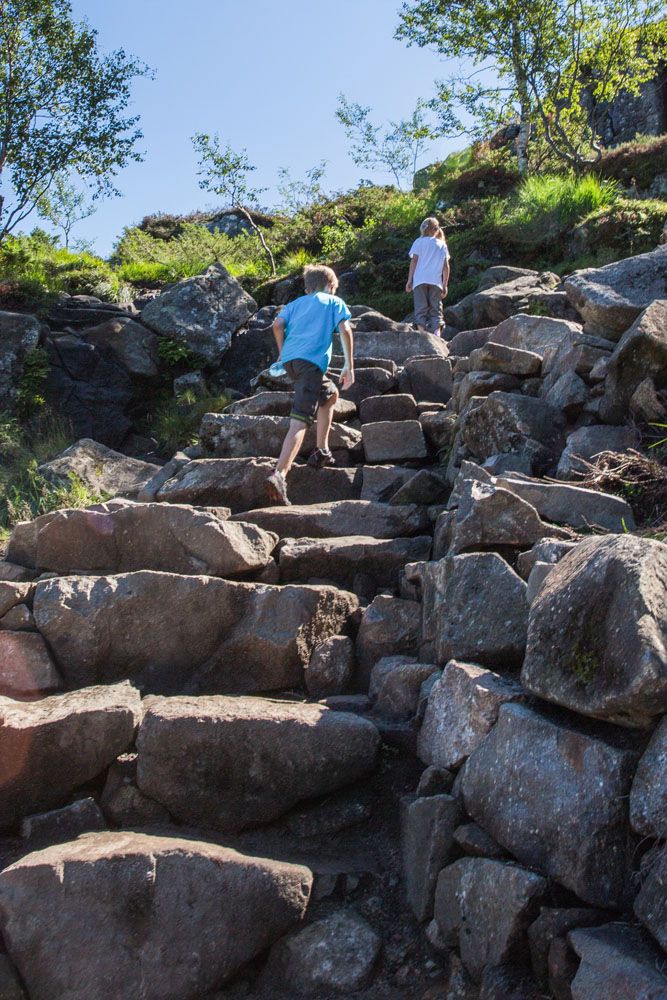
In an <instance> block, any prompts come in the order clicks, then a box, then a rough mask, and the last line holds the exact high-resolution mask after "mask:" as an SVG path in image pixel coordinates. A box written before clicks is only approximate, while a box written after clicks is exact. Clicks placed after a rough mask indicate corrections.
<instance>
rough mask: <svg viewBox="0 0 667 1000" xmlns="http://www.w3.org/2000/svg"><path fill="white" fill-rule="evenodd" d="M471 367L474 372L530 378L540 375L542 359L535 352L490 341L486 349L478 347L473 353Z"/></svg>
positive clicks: (485, 346)
mask: <svg viewBox="0 0 667 1000" xmlns="http://www.w3.org/2000/svg"><path fill="white" fill-rule="evenodd" d="M470 366H471V369H472V370H473V371H474V370H479V371H487V372H498V373H500V374H502V375H516V376H517V377H518V378H528V377H530V376H533V375H539V374H540V370H541V368H542V358H541V356H540V355H539V354H536V353H535V352H534V351H525V350H522V349H521V348H518V347H508V346H507V345H506V344H499V343H497V342H496V341H495V340H488V341H487V342H486V344H485V345H484V347H478V348H477V350H476V351H473V352H472V354H471V355H470Z"/></svg>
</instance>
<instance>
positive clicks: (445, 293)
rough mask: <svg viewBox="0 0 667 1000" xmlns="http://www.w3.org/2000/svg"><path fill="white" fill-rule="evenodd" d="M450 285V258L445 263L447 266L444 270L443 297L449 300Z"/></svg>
mask: <svg viewBox="0 0 667 1000" xmlns="http://www.w3.org/2000/svg"><path fill="white" fill-rule="evenodd" d="M448 285H449V257H448V258H447V260H446V261H445V266H444V267H443V269H442V297H443V299H445V298H447V286H448Z"/></svg>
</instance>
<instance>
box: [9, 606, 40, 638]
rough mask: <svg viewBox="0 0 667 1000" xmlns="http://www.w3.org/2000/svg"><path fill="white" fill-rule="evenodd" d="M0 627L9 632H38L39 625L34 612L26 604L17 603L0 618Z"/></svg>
mask: <svg viewBox="0 0 667 1000" xmlns="http://www.w3.org/2000/svg"><path fill="white" fill-rule="evenodd" d="M0 629H7V630H8V631H9V632H36V631H37V626H36V625H35V619H34V618H33V616H32V612H31V611H30V609H29V608H28V607H27V606H26V605H25V604H17V605H16V606H15V607H13V608H12V609H11V610H10V611H8V612H7V614H6V615H3V616H2V618H0Z"/></svg>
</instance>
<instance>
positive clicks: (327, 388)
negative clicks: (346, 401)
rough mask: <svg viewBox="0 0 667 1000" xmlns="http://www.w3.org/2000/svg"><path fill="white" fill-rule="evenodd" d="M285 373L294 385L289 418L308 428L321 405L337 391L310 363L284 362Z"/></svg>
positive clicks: (299, 360)
mask: <svg viewBox="0 0 667 1000" xmlns="http://www.w3.org/2000/svg"><path fill="white" fill-rule="evenodd" d="M285 371H286V372H287V374H288V375H289V377H290V379H291V380H292V382H293V383H294V399H293V400H292V410H291V413H290V417H291V418H292V420H301V421H303V423H304V424H308V426H310V425H311V424H312V423H313V421H314V419H315V416H316V414H317V408H318V406H319V405H320V404H321V403H326V401H327V400H328V399H331V397H332V396H333V395H335V394H336V393H337V392H338V389H337V388H336V386H335V385H334V384H333V382H332V381H331V379H330V378H329V377H328V376H327V375H325V373H324V372H323V371H322V369H321V368H318V367H317V365H314V364H313V363H312V361H305V360H303V359H302V358H295V360H294V361H286V362H285Z"/></svg>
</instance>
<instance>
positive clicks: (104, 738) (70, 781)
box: [0, 684, 141, 829]
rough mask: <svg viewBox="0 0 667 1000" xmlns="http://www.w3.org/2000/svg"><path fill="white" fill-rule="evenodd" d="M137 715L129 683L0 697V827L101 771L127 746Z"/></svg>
mask: <svg viewBox="0 0 667 1000" xmlns="http://www.w3.org/2000/svg"><path fill="white" fill-rule="evenodd" d="M140 716H141V700H140V697H139V692H138V691H136V690H135V688H133V687H131V686H130V685H129V684H117V685H114V686H109V687H93V688H88V689H86V690H83V691H72V692H69V693H67V694H54V695H51V696H50V697H48V698H42V699H41V700H39V701H25V702H23V701H13V700H11V699H10V698H0V828H3V829H6V828H7V827H10V826H12V825H13V824H14V823H16V821H17V820H19V819H21V818H22V817H23V816H29V815H31V814H32V813H36V812H40V811H42V810H44V809H51V808H53V807H54V806H58V805H61V804H62V802H63V800H64V799H66V797H67V796H68V795H69V794H70V793H71V792H72V791H74V789H76V788H78V787H79V786H81V785H83V784H85V783H86V782H87V781H90V780H91V779H92V778H95V777H97V775H99V774H101V773H102V771H104V769H105V768H106V767H108V766H109V764H111V763H112V762H113V761H114V760H115V759H116V757H117V756H118V755H119V754H121V753H123V752H124V751H125V750H127V748H128V747H129V745H130V744H131V742H132V738H133V736H134V730H135V728H136V726H137V724H138V722H139V719H140Z"/></svg>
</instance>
